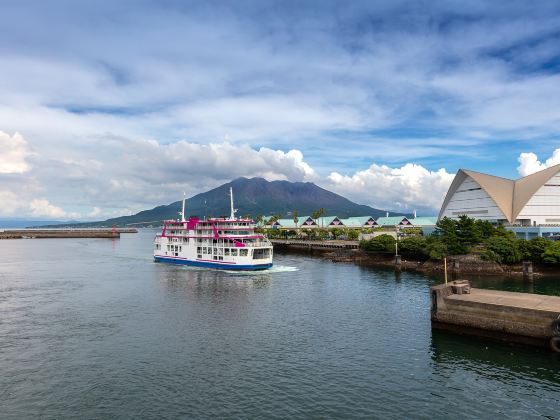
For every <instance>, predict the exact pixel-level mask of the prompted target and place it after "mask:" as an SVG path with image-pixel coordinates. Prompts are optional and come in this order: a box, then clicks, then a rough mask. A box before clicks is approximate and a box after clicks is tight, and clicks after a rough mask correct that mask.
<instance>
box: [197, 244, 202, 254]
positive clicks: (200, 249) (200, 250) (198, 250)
mask: <svg viewBox="0 0 560 420" xmlns="http://www.w3.org/2000/svg"><path fill="white" fill-rule="evenodd" d="M196 252H197V253H198V254H200V253H201V252H202V248H201V247H199V246H197V247H196Z"/></svg>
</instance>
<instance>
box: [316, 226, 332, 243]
mask: <svg viewBox="0 0 560 420" xmlns="http://www.w3.org/2000/svg"><path fill="white" fill-rule="evenodd" d="M315 231H316V232H317V236H318V237H319V239H321V240H322V241H323V240H325V239H327V236H329V231H328V230H327V229H323V228H316V229H315Z"/></svg>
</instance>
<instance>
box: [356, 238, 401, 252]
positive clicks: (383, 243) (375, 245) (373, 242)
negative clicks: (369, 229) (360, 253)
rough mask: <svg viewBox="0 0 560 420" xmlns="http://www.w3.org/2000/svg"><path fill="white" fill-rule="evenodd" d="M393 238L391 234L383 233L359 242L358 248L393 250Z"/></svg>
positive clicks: (371, 250) (375, 250) (373, 250)
mask: <svg viewBox="0 0 560 420" xmlns="http://www.w3.org/2000/svg"><path fill="white" fill-rule="evenodd" d="M395 242H396V241H395V238H393V237H392V236H391V235H387V234H383V235H379V236H376V237H375V238H372V239H370V240H364V241H361V242H360V248H361V249H363V250H365V251H369V252H394V251H395Z"/></svg>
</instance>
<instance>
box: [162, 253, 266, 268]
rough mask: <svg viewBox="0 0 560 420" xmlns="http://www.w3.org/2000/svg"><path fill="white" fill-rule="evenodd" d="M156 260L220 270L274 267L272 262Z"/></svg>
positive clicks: (166, 258)
mask: <svg viewBox="0 0 560 420" xmlns="http://www.w3.org/2000/svg"><path fill="white" fill-rule="evenodd" d="M154 260H155V261H156V262H161V263H170V264H183V265H189V266H192V267H201V268H214V269H219V270H239V271H257V270H266V269H268V268H271V267H272V263H271V262H270V263H263V264H237V263H229V262H216V261H198V260H189V259H187V258H181V257H162V256H154Z"/></svg>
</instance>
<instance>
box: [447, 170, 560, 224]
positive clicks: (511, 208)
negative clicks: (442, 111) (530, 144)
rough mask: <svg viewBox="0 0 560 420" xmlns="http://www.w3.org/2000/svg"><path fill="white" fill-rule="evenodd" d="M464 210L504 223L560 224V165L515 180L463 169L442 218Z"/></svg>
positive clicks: (451, 189) (453, 186)
mask: <svg viewBox="0 0 560 420" xmlns="http://www.w3.org/2000/svg"><path fill="white" fill-rule="evenodd" d="M463 214H465V215H467V216H469V217H473V218H476V219H483V220H489V221H491V222H496V223H503V224H505V225H518V226H547V225H549V226H550V225H560V165H556V166H552V167H550V168H547V169H544V170H542V171H540V172H537V173H534V174H532V175H529V176H526V177H524V178H521V179H518V180H516V181H513V180H511V179H506V178H500V177H497V176H493V175H487V174H483V173H480V172H475V171H470V170H466V169H460V170H459V172H457V175H455V179H454V180H453V182H452V183H451V186H450V187H449V191H447V195H446V196H445V200H444V202H443V205H442V206H441V211H440V213H439V218H440V219H441V218H443V217H449V218H451V219H457V218H459V216H461V215H463Z"/></svg>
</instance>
